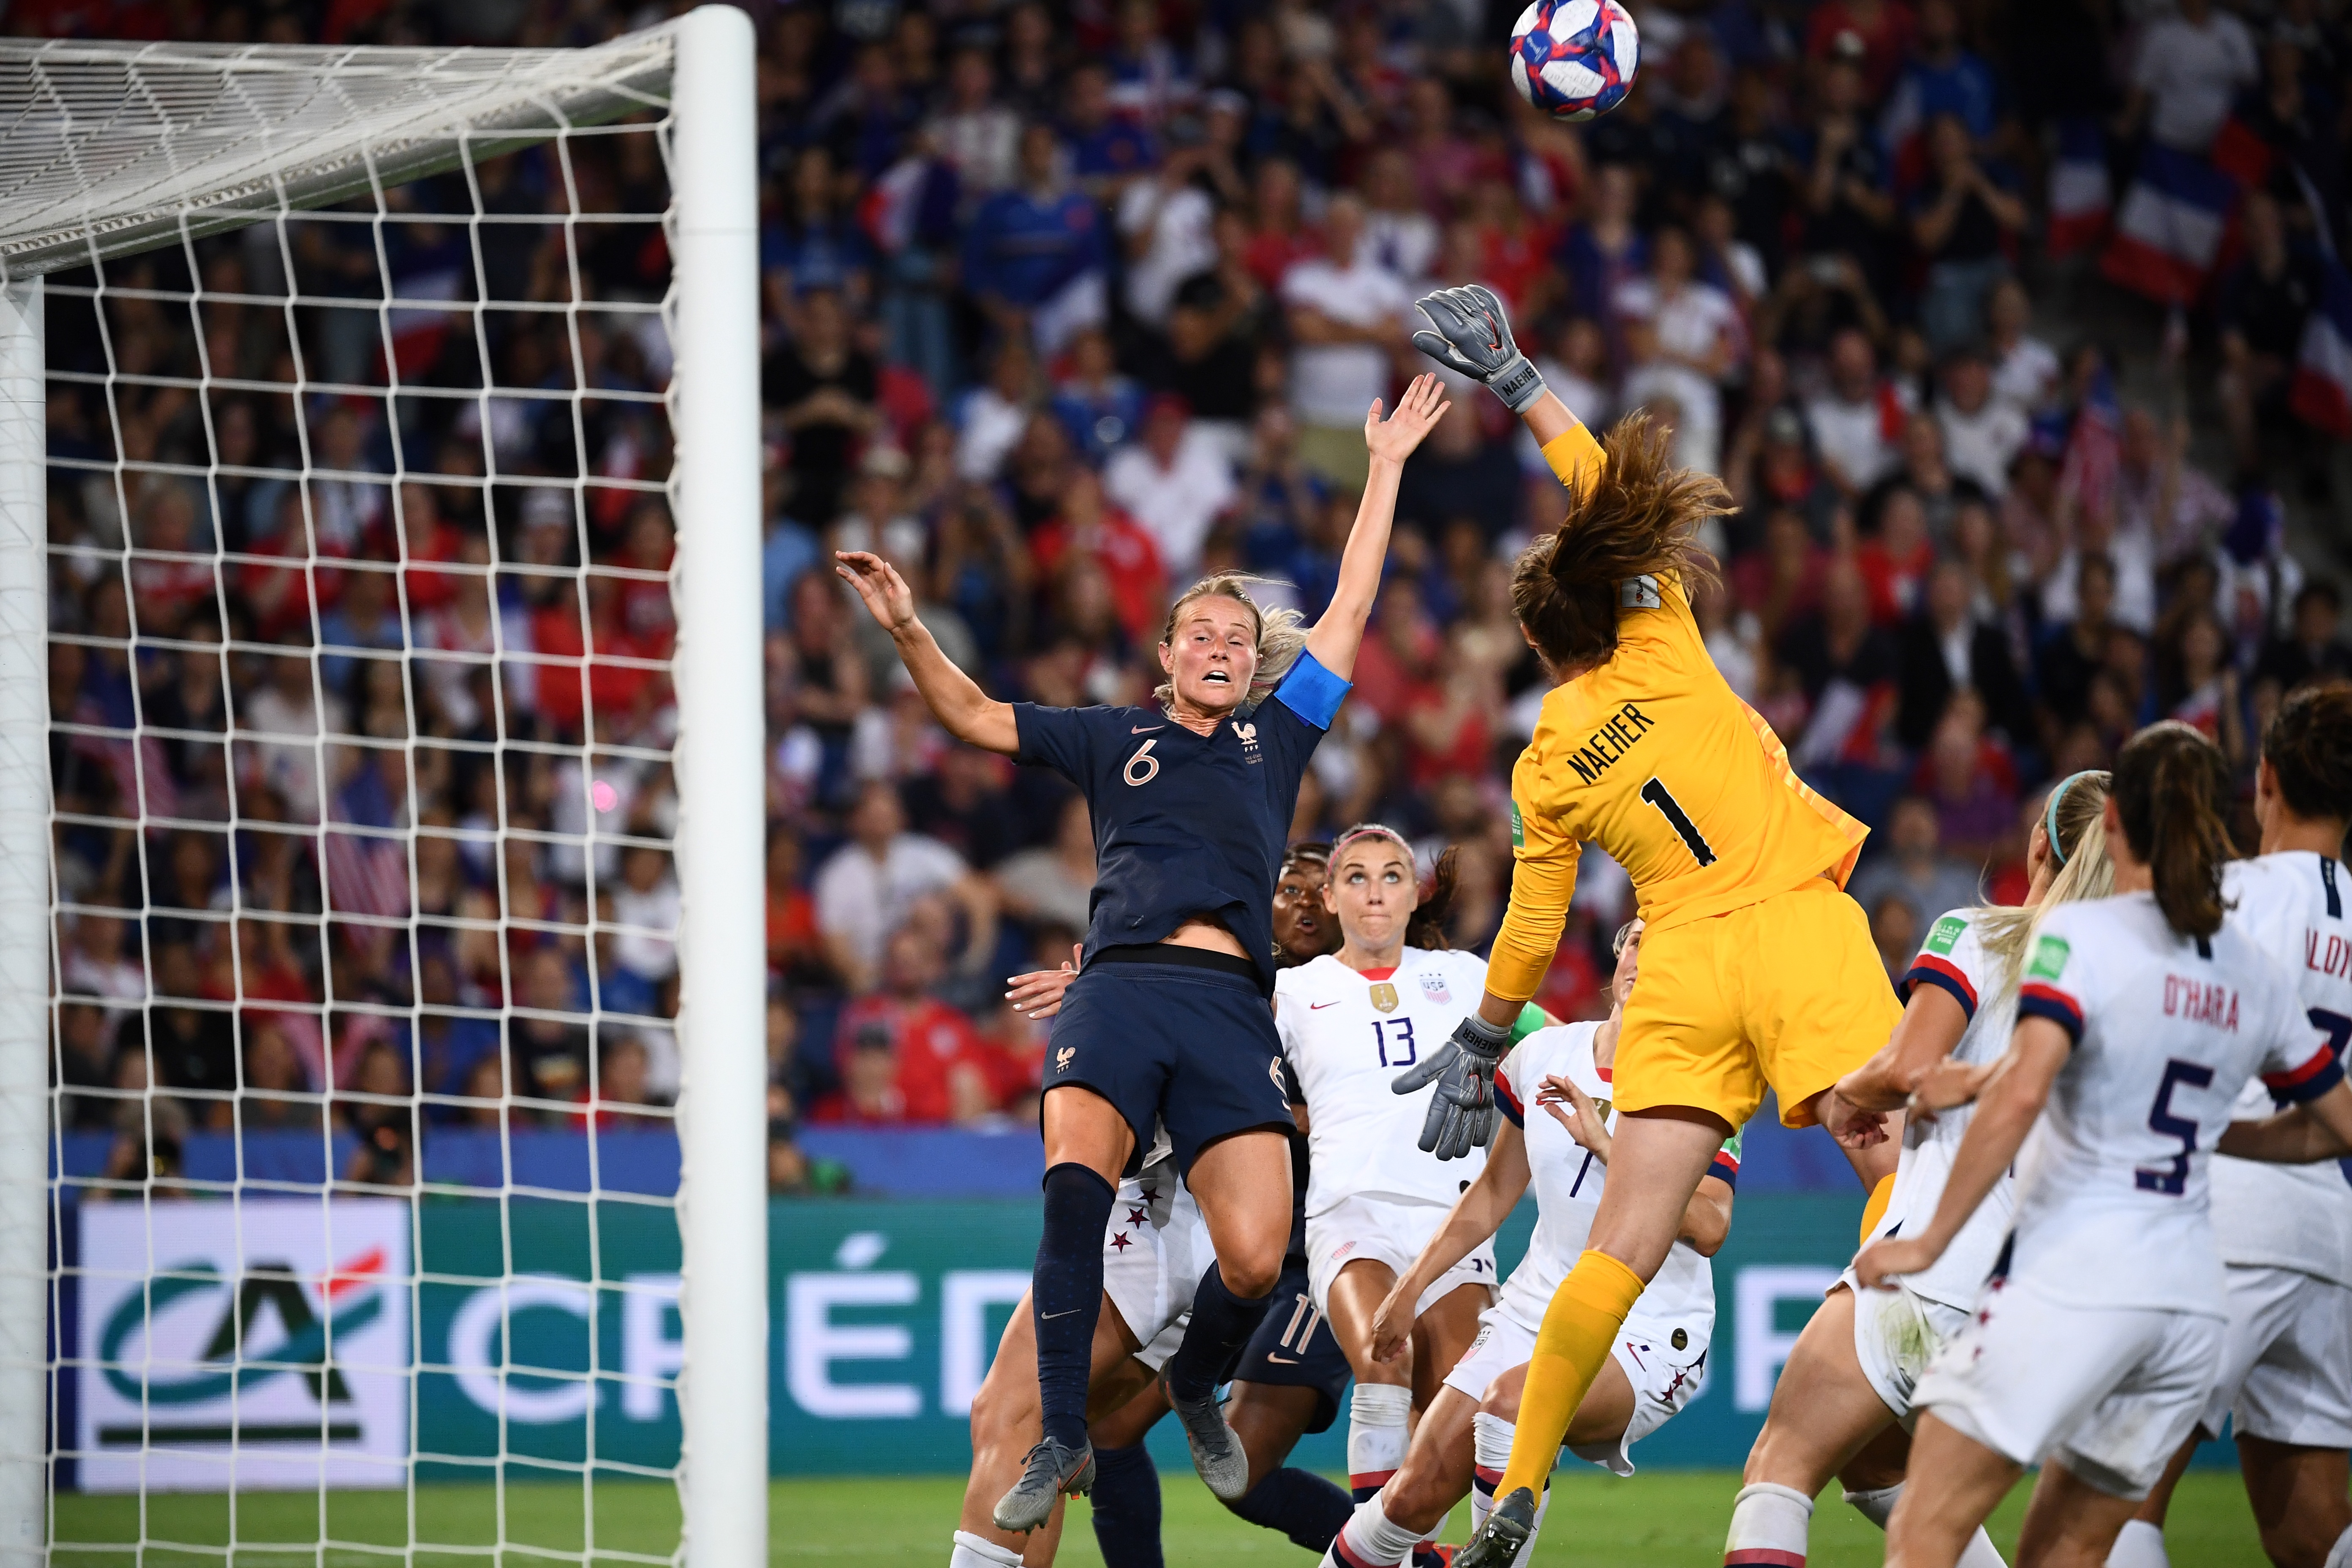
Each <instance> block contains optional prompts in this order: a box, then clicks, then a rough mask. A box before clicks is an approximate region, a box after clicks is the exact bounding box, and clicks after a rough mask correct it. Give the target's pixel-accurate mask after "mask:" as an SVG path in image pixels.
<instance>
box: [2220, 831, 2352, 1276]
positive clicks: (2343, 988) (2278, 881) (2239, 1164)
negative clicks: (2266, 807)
mask: <svg viewBox="0 0 2352 1568" xmlns="http://www.w3.org/2000/svg"><path fill="white" fill-rule="evenodd" d="M2221 887H2222V890H2223V893H2224V895H2225V896H2226V897H2228V898H2229V899H2231V900H2233V901H2234V902H2235V904H2236V906H2237V907H2236V908H2235V909H2233V910H2231V911H2230V923H2231V925H2233V926H2237V927H2239V928H2241V929H2242V930H2243V931H2245V932H2246V933H2247V934H2248V935H2249V936H2251V937H2252V938H2253V940H2254V945H2255V946H2257V947H2259V948H2261V949H2262V950H2263V952H2266V953H2269V954H2270V955H2271V956H2272V957H2273V958H2274V959H2276V960H2278V961H2279V963H2282V964H2283V965H2284V966H2285V968H2286V971H2287V973H2290V974H2291V975H2293V976H2294V990H2295V999H2296V1000H2297V1001H2298V1002H2300V1003H2301V1004H2302V1005H2303V1009H2304V1019H2305V1023H2307V1024H2308V1025H2309V1026H2310V1029H2311V1039H2312V1041H2313V1042H2314V1044H2315V1046H2318V1047H2324V1048H2326V1050H2327V1051H2329V1052H2330V1053H2331V1054H2332V1055H2333V1056H2334V1058H2335V1059H2336V1061H2337V1062H2338V1063H2339V1064H2340V1063H2342V1061H2343V1060H2344V1053H2345V1047H2346V1045H2347V1042H2352V919H2347V908H2346V906H2347V903H2352V886H2347V882H2346V879H2345V875H2344V868H2343V867H2342V866H2341V865H2339V864H2337V863H2336V861H2334V860H2332V859H2330V858H2327V857H2326V856H2325V855H2315V854H2312V853H2310V852H2309V851H2307V850H2290V851H2288V852H2286V853H2284V854H2279V855H2264V856H2261V857H2259V858H2255V859H2252V860H2238V861H2233V862H2232V863H2231V865H2230V866H2229V867H2228V868H2227V869H2226V870H2224V871H2223V873H2222V881H2221ZM2271 1110H2272V1098H2271V1095H2270V1094H2269V1092H2268V1091H2267V1090H2266V1089H2264V1088H2263V1086H2262V1085H2260V1084H2248V1085H2247V1086H2246V1089H2245V1092H2244V1093H2243V1094H2242V1095H2241V1096H2240V1097H2239V1100H2238V1104H2237V1107H2236V1109H2235V1110H2234V1111H2233V1112H2232V1114H2233V1115H2234V1116H2235V1117H2237V1118H2238V1119H2239V1120H2242V1121H2251V1120H2253V1119H2255V1118H2257V1117H2263V1116H2268V1115H2269V1114H2270V1113H2271ZM2213 1234H2214V1235H2215V1237H2218V1238H2219V1239H2220V1241H2221V1261H2222V1262H2224V1263H2235V1264H2241V1265H2244V1266H2249V1267H2260V1268H2292V1269H2294V1270H2295V1271H2296V1272H2298V1273H2302V1274H2311V1275H2315V1276H2317V1277H2318V1278H2320V1279H2332V1280H2334V1281H2335V1282H2336V1284H2338V1285H2352V1167H2347V1166H2345V1165H2341V1164H2338V1163H2336V1161H2334V1160H2323V1161H2320V1162H2319V1163H2315V1164H2310V1165H2269V1164H2262V1163H2256V1162H2254V1161H2252V1160H2232V1159H2230V1158H2228V1157H2226V1156H2219V1157H2216V1158H2215V1160H2214V1162H2213Z"/></svg>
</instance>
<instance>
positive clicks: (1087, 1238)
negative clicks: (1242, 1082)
mask: <svg viewBox="0 0 2352 1568" xmlns="http://www.w3.org/2000/svg"><path fill="white" fill-rule="evenodd" d="M1117 1196H1118V1194H1117V1192H1116V1191H1115V1190H1114V1189H1113V1188H1112V1186H1111V1184H1109V1183H1108V1182H1106V1181H1104V1180H1103V1179H1102V1177H1100V1176H1098V1175H1097V1174H1096V1173H1094V1172H1092V1171H1089V1170H1087V1168H1086V1167H1085V1166H1084V1165H1079V1164H1075V1163H1068V1162H1065V1163H1062V1164H1059V1165H1056V1166H1055V1167H1054V1168H1053V1169H1052V1170H1050V1171H1048V1172H1046V1173H1045V1234H1044V1235H1042V1236H1040V1237H1038V1238H1037V1264H1036V1268H1034V1270H1032V1271H1031V1273H1030V1276H1029V1311H1030V1317H1031V1319H1032V1321H1034V1323H1035V1324H1036V1329H1037V1398H1038V1402H1039V1404H1040V1405H1042V1406H1043V1408H1044V1411H1045V1436H1048V1437H1051V1438H1053V1439H1054V1440H1055V1442H1057V1443H1061V1444H1064V1445H1066V1447H1072V1448H1076V1447H1081V1446H1083V1445H1084V1444H1085V1442H1086V1440H1087V1373H1088V1371H1089V1368H1090V1363H1091V1362H1092V1360H1093V1355H1094V1343H1095V1320H1096V1319H1097V1318H1098V1317H1099V1316H1101V1314H1102V1293H1103V1263H1102V1249H1103V1227H1104V1226H1106V1225H1108V1224H1109V1223H1110V1208H1111V1201H1112V1200H1113V1199H1114V1198H1116V1197H1117ZM1210 1272H1211V1273H1212V1274H1213V1273H1215V1272H1216V1271H1215V1270H1214V1269H1211V1270H1210ZM1196 1310H1197V1309H1196ZM1198 1321H1199V1320H1198V1319H1195V1320H1194V1322H1195V1325H1196V1326H1197V1324H1198Z"/></svg>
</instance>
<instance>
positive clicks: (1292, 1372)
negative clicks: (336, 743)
mask: <svg viewBox="0 0 2352 1568" xmlns="http://www.w3.org/2000/svg"><path fill="white" fill-rule="evenodd" d="M1348 1378H1349V1371H1348V1356H1347V1352H1344V1351H1342V1350H1341V1349H1340V1348H1339V1340H1338V1339H1337V1338H1336V1337H1335V1336H1334V1335H1333V1334H1332V1332H1331V1325H1330V1324H1329V1323H1328V1321H1325V1319H1324V1317H1323V1314H1322V1313H1320V1312H1318V1311H1317V1310H1315V1298H1314V1297H1313V1296H1311V1295H1309V1294H1308V1293H1307V1260H1306V1259H1305V1258H1293V1259H1290V1260H1289V1261H1287V1262H1286V1264H1285V1266H1284V1268H1283V1270H1282V1279H1281V1281H1280V1282H1279V1283H1278V1284H1276V1286H1275V1288H1274V1305H1272V1306H1271V1307H1269V1308H1267V1309H1266V1313H1265V1321H1263V1322H1261V1323H1260V1324H1258V1326H1257V1332H1255V1333H1254V1334H1252V1335H1251V1336H1250V1342H1249V1343H1248V1344H1246V1345H1244V1347H1243V1348H1242V1353H1241V1359H1240V1360H1239V1361H1237V1362H1235V1363H1234V1370H1233V1375H1232V1378H1231V1379H1230V1381H1232V1382H1234V1383H1262V1384H1272V1385H1274V1386H1276V1387H1278V1388H1311V1389H1313V1390H1315V1392H1316V1393H1318V1394H1321V1395H1322V1398H1320V1399H1319V1400H1318V1401H1317V1402H1316V1405H1315V1419H1314V1420H1312V1421H1310V1422H1308V1423H1307V1430H1308V1431H1309V1432H1321V1431H1324V1430H1326V1429H1328V1427H1329V1426H1330V1425H1331V1423H1332V1422H1333V1421H1335V1420H1337V1419H1339V1400H1340V1398H1341V1396H1342V1395H1344V1394H1346V1393H1347V1392H1348Z"/></svg>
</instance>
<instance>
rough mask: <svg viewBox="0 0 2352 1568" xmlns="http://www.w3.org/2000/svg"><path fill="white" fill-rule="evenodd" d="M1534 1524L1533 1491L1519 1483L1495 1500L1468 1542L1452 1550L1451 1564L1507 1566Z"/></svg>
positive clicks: (1487, 1567)
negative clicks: (1500, 1499) (1456, 1549)
mask: <svg viewBox="0 0 2352 1568" xmlns="http://www.w3.org/2000/svg"><path fill="white" fill-rule="evenodd" d="M1535 1528H1536V1494H1535V1493H1533V1492H1531V1491H1529V1490H1528V1489H1527V1488H1525V1487H1521V1488H1520V1489H1518V1490H1517V1491H1515V1492H1513V1493H1512V1494H1511V1495H1510V1496H1508V1497H1507V1498H1505V1499H1504V1500H1502V1501H1501V1502H1498V1503H1496V1505H1495V1511H1494V1512H1492V1513H1490V1514H1488V1515H1487V1516H1486V1523H1485V1524H1484V1525H1483V1526H1481V1527H1480V1528H1479V1531H1478V1533H1477V1534H1475V1535H1474V1536H1472V1537H1471V1538H1470V1544H1469V1545H1467V1546H1465V1547H1464V1548H1463V1549H1462V1550H1461V1551H1459V1552H1455V1553H1454V1568H1511V1564H1512V1563H1515V1562H1517V1560H1518V1555H1519V1552H1520V1551H1521V1550H1522V1549H1523V1548H1525V1547H1526V1545H1527V1543H1528V1536H1530V1535H1532V1534H1534V1533H1535Z"/></svg>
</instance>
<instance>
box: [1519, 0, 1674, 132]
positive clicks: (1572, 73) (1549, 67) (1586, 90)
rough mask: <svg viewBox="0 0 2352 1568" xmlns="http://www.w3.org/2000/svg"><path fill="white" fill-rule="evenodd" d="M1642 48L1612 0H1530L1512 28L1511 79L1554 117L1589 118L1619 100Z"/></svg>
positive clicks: (1521, 93) (1629, 18) (1521, 92)
mask: <svg viewBox="0 0 2352 1568" xmlns="http://www.w3.org/2000/svg"><path fill="white" fill-rule="evenodd" d="M1641 52H1642V42H1641V38H1640V37H1639V36H1638V35H1637V34H1636V33H1635V32H1634V30H1633V17H1632V16H1628V15H1627V14H1626V12H1625V7H1624V6H1622V5H1619V4H1618V3H1617V0H1535V3H1534V4H1533V5H1529V6H1528V8H1527V9H1526V10H1524V11H1522V12H1520V13H1519V20H1518V25H1517V26H1514V27H1513V28H1512V29H1511V85H1512V86H1514V87H1516V88H1517V89H1519V96H1520V97H1521V98H1524V99H1526V100H1528V102H1529V103H1532V104H1534V105H1535V106H1536V107H1537V108H1538V109H1540V110H1543V111H1544V112H1545V113H1546V114H1549V115H1550V116H1551V117H1552V118H1553V119H1554V120H1590V119H1591V118H1592V117H1593V116H1594V115H1596V114H1606V113H1608V112H1609V111H1610V110H1612V109H1614V108H1616V107H1617V106H1618V105H1619V104H1620V103H1622V102H1623V101H1624V100H1625V91H1626V89H1628V88H1630V87H1632V86H1633V71H1634V69H1635V68H1636V66H1637V65H1638V64H1639V63H1640V60H1641Z"/></svg>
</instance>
